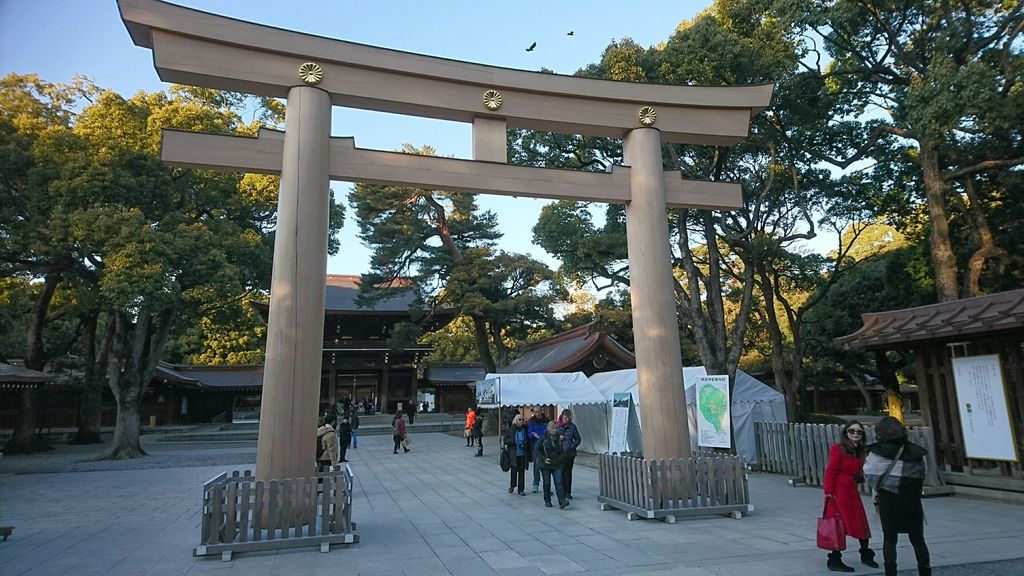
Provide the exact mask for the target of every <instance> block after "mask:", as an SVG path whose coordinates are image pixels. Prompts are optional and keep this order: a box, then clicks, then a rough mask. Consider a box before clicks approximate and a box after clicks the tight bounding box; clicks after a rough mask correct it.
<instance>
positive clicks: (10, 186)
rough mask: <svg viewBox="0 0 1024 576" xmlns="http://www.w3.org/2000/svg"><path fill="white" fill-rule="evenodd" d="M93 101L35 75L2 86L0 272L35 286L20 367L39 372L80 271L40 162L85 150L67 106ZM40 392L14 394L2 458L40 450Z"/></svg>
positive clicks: (87, 91) (83, 91)
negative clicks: (51, 328)
mask: <svg viewBox="0 0 1024 576" xmlns="http://www.w3.org/2000/svg"><path fill="white" fill-rule="evenodd" d="M94 94H95V90H94V89H92V87H91V85H89V84H88V83H87V82H85V81H83V80H81V79H77V78H76V80H75V82H74V83H73V84H71V85H62V84H51V83H49V82H45V81H43V80H42V79H40V78H39V77H38V76H35V75H18V74H8V75H7V76H5V77H4V78H2V79H0V154H2V157H0V272H3V274H4V276H7V275H12V276H17V277H20V278H23V279H27V280H35V281H38V286H39V288H38V290H37V291H36V292H35V294H34V297H33V304H32V308H31V311H30V312H29V313H28V314H27V321H26V322H25V330H24V332H23V334H24V336H25V345H24V347H23V348H22V350H21V352H22V358H23V359H24V362H25V366H26V367H28V368H30V369H33V370H43V369H45V368H46V367H47V364H48V362H49V360H50V359H51V358H52V356H53V355H54V354H59V353H61V352H62V351H60V350H54V349H52V348H48V347H47V345H46V338H45V331H46V327H47V325H48V324H49V323H50V322H52V321H53V320H54V319H56V318H58V317H59V316H61V315H62V314H61V313H51V310H50V306H51V302H52V301H53V299H54V295H55V294H56V293H57V290H58V288H59V287H60V284H61V282H62V281H63V280H64V278H65V277H66V276H67V275H68V274H71V273H74V272H75V271H76V270H78V271H81V270H82V267H81V264H80V263H79V262H78V261H77V260H76V259H75V257H74V246H73V244H71V243H70V242H69V240H68V234H67V231H66V222H65V221H64V220H63V218H62V216H61V215H59V214H58V207H59V206H60V199H59V198H58V197H57V196H56V195H55V194H53V193H52V191H51V190H50V184H51V182H52V181H53V180H54V179H55V178H57V177H58V170H57V169H56V168H55V167H53V166H50V165H48V163H47V162H46V161H45V158H46V157H47V155H48V154H50V153H52V151H54V150H67V151H69V152H70V153H72V154H77V153H79V152H80V151H81V150H82V149H83V146H82V144H81V143H80V142H79V141H78V140H77V139H76V138H75V137H74V135H73V134H72V133H71V131H70V127H71V122H72V119H73V112H72V107H73V106H74V105H75V104H77V103H78V102H79V101H80V99H81V98H83V97H88V96H91V95H94ZM37 395H38V391H37V390H35V389H27V390H23V391H22V392H21V393H20V410H19V417H18V424H17V425H16V427H15V431H14V434H13V435H12V437H11V439H10V441H8V442H7V444H6V445H5V447H4V450H5V451H6V452H8V453H16V452H32V451H34V450H36V449H39V448H44V447H45V445H43V444H41V443H40V442H39V441H38V439H37V438H36V437H35V422H36V416H37V412H38V405H37Z"/></svg>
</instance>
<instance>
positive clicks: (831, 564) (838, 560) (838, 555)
mask: <svg viewBox="0 0 1024 576" xmlns="http://www.w3.org/2000/svg"><path fill="white" fill-rule="evenodd" d="M825 566H826V567H828V569H829V570H831V571H833V572H853V571H854V570H853V568H850V567H849V566H847V565H846V564H843V553H842V552H840V551H839V550H833V551H831V552H829V553H828V564H826V565H825Z"/></svg>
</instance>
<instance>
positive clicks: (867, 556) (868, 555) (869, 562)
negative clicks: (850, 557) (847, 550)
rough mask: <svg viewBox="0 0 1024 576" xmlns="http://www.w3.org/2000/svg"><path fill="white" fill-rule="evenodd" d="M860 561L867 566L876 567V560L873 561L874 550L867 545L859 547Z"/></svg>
mask: <svg viewBox="0 0 1024 576" xmlns="http://www.w3.org/2000/svg"><path fill="white" fill-rule="evenodd" d="M860 563H861V564H863V565H865V566H867V567H869V568H878V562H875V551H874V550H872V549H871V548H867V547H865V548H861V549H860Z"/></svg>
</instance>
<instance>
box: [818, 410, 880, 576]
mask: <svg viewBox="0 0 1024 576" xmlns="http://www.w3.org/2000/svg"><path fill="white" fill-rule="evenodd" d="M862 482H864V425H863V424H861V423H860V422H856V421H854V422H850V423H849V424H847V425H846V426H844V427H843V436H842V438H840V440H839V442H837V443H836V444H834V445H833V446H832V449H831V450H830V451H829V453H828V465H827V466H826V467H825V485H824V488H825V498H827V499H828V502H827V503H826V509H827V510H828V511H829V513H830V514H831V513H832V510H838V511H839V518H840V519H841V520H842V521H843V527H844V528H845V529H846V535H847V536H853V537H854V538H856V539H857V540H859V541H860V561H861V563H862V564H864V565H865V566H869V567H871V568H878V562H875V551H874V550H872V549H871V548H870V547H868V540H869V539H870V538H871V527H870V526H868V515H867V514H866V513H865V512H864V502H863V501H861V497H860V492H859V491H858V490H857V485H858V484H860V483H862ZM826 566H827V567H828V569H829V570H831V571H833V572H853V568H851V567H849V566H847V565H846V564H844V563H843V553H842V552H841V551H839V550H832V551H831V552H829V554H828V563H827V564H826Z"/></svg>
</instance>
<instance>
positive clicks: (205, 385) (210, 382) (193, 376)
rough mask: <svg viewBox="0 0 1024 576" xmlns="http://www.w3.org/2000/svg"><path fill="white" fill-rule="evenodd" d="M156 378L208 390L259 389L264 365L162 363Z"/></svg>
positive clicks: (261, 384)
mask: <svg viewBox="0 0 1024 576" xmlns="http://www.w3.org/2000/svg"><path fill="white" fill-rule="evenodd" d="M154 379H157V380H163V381H164V382H168V383H171V384H179V385H184V386H187V387H195V388H200V389H207V390H225V391H231V390H259V389H261V388H262V387H263V366H173V365H171V364H165V363H160V365H158V366H157V371H156V376H154Z"/></svg>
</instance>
